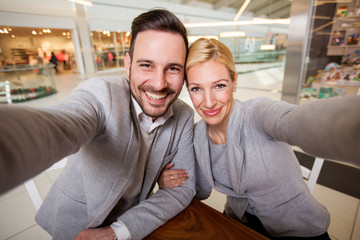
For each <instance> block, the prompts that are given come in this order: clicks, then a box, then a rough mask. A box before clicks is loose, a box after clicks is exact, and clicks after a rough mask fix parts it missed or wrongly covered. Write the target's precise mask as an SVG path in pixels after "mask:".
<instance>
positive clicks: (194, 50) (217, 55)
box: [185, 38, 236, 83]
mask: <svg viewBox="0 0 360 240" xmlns="http://www.w3.org/2000/svg"><path fill="white" fill-rule="evenodd" d="M210 59H212V60H214V61H215V62H218V63H222V64H224V65H225V67H226V68H227V69H228V70H229V72H230V77H231V80H232V81H235V77H236V69H235V63H234V59H233V56H232V54H231V51H230V50H229V48H228V47H227V46H226V45H225V44H223V43H222V42H220V41H218V40H216V39H213V38H211V39H207V38H200V39H198V40H196V41H195V42H194V43H193V44H191V46H190V48H189V53H188V57H187V60H186V67H185V69H186V72H187V71H188V70H189V69H190V68H191V67H193V66H195V65H196V64H198V63H203V62H206V61H208V60H210ZM186 83H187V80H186Z"/></svg>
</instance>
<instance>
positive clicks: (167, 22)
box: [129, 9, 188, 59]
mask: <svg viewBox="0 0 360 240" xmlns="http://www.w3.org/2000/svg"><path fill="white" fill-rule="evenodd" d="M146 30H158V31H163V32H172V33H177V34H180V35H181V36H182V37H183V39H184V44H185V48H186V56H187V52H188V40H187V34H186V29H185V27H184V25H183V24H182V22H181V21H180V20H179V19H178V18H177V17H176V16H175V15H174V14H173V13H171V12H170V11H168V10H165V9H154V10H150V11H148V12H145V13H142V14H140V15H139V16H137V17H136V18H135V19H134V20H133V22H132V25H131V33H132V37H131V41H130V49H129V55H130V58H131V59H132V57H133V54H134V45H135V40H136V37H137V35H138V33H139V32H143V31H146Z"/></svg>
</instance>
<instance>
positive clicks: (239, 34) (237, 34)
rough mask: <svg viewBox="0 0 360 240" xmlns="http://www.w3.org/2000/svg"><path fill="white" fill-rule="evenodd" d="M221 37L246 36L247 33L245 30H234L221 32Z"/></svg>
mask: <svg viewBox="0 0 360 240" xmlns="http://www.w3.org/2000/svg"><path fill="white" fill-rule="evenodd" d="M219 35H220V37H221V38H226V37H245V36H246V33H245V32H243V31H233V32H221V33H220V34H219Z"/></svg>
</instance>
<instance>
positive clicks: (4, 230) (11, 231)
mask: <svg viewBox="0 0 360 240" xmlns="http://www.w3.org/2000/svg"><path fill="white" fill-rule="evenodd" d="M265 67H267V66H265ZM253 68H259V66H258V65H247V66H246V69H248V70H249V71H246V70H245V71H244V70H243V69H244V66H241V69H239V70H240V71H243V72H245V73H244V74H241V75H239V81H238V88H237V91H236V93H235V97H236V98H238V99H240V100H246V99H250V98H254V97H260V96H267V97H269V98H271V99H274V100H279V99H280V96H281V93H280V91H281V86H282V78H283V67H275V68H268V69H265V70H259V71H252V70H253ZM246 72H247V73H246ZM113 74H115V73H111V74H110V75H113ZM116 74H124V72H120V73H116ZM81 81H83V79H82V78H81V77H80V76H78V75H76V74H70V73H61V74H59V75H56V84H57V89H58V93H57V94H55V95H52V96H49V97H46V98H43V99H38V100H33V101H29V102H26V103H22V104H24V105H28V106H41V107H43V106H49V105H52V104H55V103H56V102H58V101H60V100H61V99H63V98H64V97H65V96H67V95H68V94H69V92H70V91H71V90H72V89H73V88H74V87H75V86H76V85H77V84H79V83H80V82H81ZM180 98H181V99H183V100H184V101H185V102H187V103H189V105H190V106H192V105H191V101H190V98H189V95H188V93H187V91H186V90H185V89H184V90H183V91H182V93H181V95H180ZM199 119H200V118H199V116H198V115H196V119H195V121H198V120H199ZM60 172H61V169H57V170H51V171H47V172H44V173H41V174H39V175H38V176H36V177H35V178H34V180H35V183H36V185H37V187H38V189H39V191H40V194H41V196H42V197H43V198H44V197H45V196H46V194H47V192H48V191H49V189H50V187H51V186H52V184H53V183H54V181H55V179H56V178H57V176H58V175H59V173H60ZM313 194H314V196H315V197H316V199H318V201H320V202H321V203H322V204H323V205H325V206H326V207H327V209H328V210H329V212H330V214H331V223H330V228H329V234H330V236H331V238H332V239H338V240H359V239H360V209H359V208H360V201H359V199H357V198H354V197H351V196H348V195H345V194H343V193H340V192H337V191H334V190H332V189H329V188H326V187H323V186H321V185H316V187H315V190H314V193H313ZM204 202H205V203H206V204H208V205H210V206H212V207H213V208H215V209H217V210H219V211H223V206H224V203H225V196H224V195H223V194H221V193H218V192H216V191H213V192H212V194H211V196H210V198H209V199H207V200H205V201H204ZM34 215H35V208H34V206H33V205H32V202H31V200H30V197H29V195H28V193H27V192H26V189H25V187H24V185H20V186H18V187H16V188H14V189H13V190H11V191H9V192H7V193H5V194H3V195H1V196H0V218H1V222H0V240H3V239H9V240H25V239H26V240H28V239H36V240H48V239H50V236H49V235H48V234H47V233H46V232H45V231H44V230H42V229H41V228H40V227H39V226H38V225H37V224H36V223H35V221H34Z"/></svg>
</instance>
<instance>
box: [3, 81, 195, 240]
mask: <svg viewBox="0 0 360 240" xmlns="http://www.w3.org/2000/svg"><path fill="white" fill-rule="evenodd" d="M130 104H131V97H130V90H129V86H128V81H127V80H126V79H123V78H121V77H106V78H95V79H91V80H87V81H85V82H84V83H82V84H80V85H79V86H78V87H77V88H76V89H75V90H74V92H73V93H72V94H71V95H70V96H69V97H68V98H67V99H65V100H64V101H63V102H61V103H60V104H58V105H57V106H54V107H50V108H46V109H29V108H24V107H15V108H12V109H8V108H5V109H3V114H5V115H6V116H8V118H5V119H4V121H5V122H7V124H10V126H9V128H11V129H14V132H13V133H11V132H10V131H8V132H6V131H5V130H4V131H5V136H6V137H7V138H8V140H9V141H10V143H12V144H13V145H11V146H10V145H8V146H5V149H7V148H9V149H14V150H13V151H10V150H9V152H6V151H5V152H3V153H2V154H1V155H0V157H1V158H3V159H5V158H7V159H11V160H12V163H13V164H14V165H12V166H8V165H6V164H3V163H2V164H1V169H2V170H1V173H4V174H5V175H6V176H5V179H9V176H10V178H16V175H15V177H11V174H12V171H15V173H18V172H17V171H19V169H21V172H23V175H22V176H21V177H20V179H21V178H23V179H22V180H24V179H26V178H29V177H31V176H33V175H34V174H35V173H37V172H40V171H41V170H43V169H46V168H47V167H49V166H50V165H51V164H53V163H54V162H56V161H58V160H60V159H62V158H63V157H65V156H66V155H69V154H73V153H75V154H74V155H72V156H70V158H69V161H68V164H67V166H66V167H65V169H64V170H63V171H62V173H61V175H60V176H59V177H58V179H57V180H56V182H55V183H54V185H53V187H52V189H51V190H50V192H49V193H48V195H47V197H46V199H45V201H44V203H43V204H42V206H41V208H40V210H39V212H38V213H37V215H36V221H37V222H38V223H39V225H40V226H42V227H43V228H44V229H45V230H46V231H48V232H49V233H50V234H51V235H52V236H53V238H54V239H73V238H74V237H75V236H76V235H77V234H78V233H79V232H81V231H82V230H84V229H86V228H95V227H98V226H99V225H101V224H102V222H103V221H104V219H105V218H106V217H107V215H108V214H109V213H110V211H111V210H112V209H113V207H114V206H115V204H116V203H117V202H118V201H119V199H120V198H121V197H122V195H123V193H124V191H125V190H126V186H127V185H128V183H129V182H130V181H132V180H133V179H132V177H133V175H134V174H133V173H134V172H135V171H137V167H138V166H137V163H136V160H137V159H138V154H139V149H140V146H139V144H140V140H141V139H140V132H139V126H138V124H137V122H136V120H135V119H134V117H133V115H132V114H131V110H130V109H131V106H130ZM173 110H174V114H173V116H172V117H170V118H169V119H168V120H167V121H166V123H165V124H164V125H162V126H160V127H159V129H158V130H157V135H156V137H155V139H154V143H153V145H152V149H151V152H150V155H149V160H148V165H147V169H146V173H145V177H144V184H143V188H142V192H141V196H140V203H139V204H138V205H136V206H135V207H133V208H131V209H130V210H128V211H126V212H125V213H124V214H123V215H121V217H120V218H121V221H122V222H123V223H124V224H125V225H126V227H127V228H128V229H129V231H130V234H131V237H132V239H142V238H144V237H145V236H147V235H148V234H149V233H151V232H152V231H153V230H155V229H156V228H158V227H159V226H161V225H162V224H164V223H165V222H166V221H168V220H169V219H171V218H172V217H173V216H175V215H176V214H177V213H179V212H180V211H181V210H183V209H184V208H185V207H186V206H187V205H188V204H189V203H190V201H191V200H192V198H193V196H194V195H195V189H194V188H195V186H194V181H195V180H194V174H193V171H194V153H193V142H192V141H193V111H192V110H191V108H190V107H189V106H188V105H186V104H185V103H183V102H182V101H180V100H177V101H176V102H175V103H174V104H173ZM5 115H4V116H5ZM1 122H3V121H1ZM1 143H3V142H1ZM10 143H9V144H10ZM4 144H7V143H4ZM35 160H36V161H35ZM1 162H3V161H1ZM169 162H172V163H174V164H175V168H179V169H186V170H187V171H188V173H189V180H187V181H186V182H185V183H184V184H183V185H181V186H179V187H176V188H171V189H160V190H158V191H157V192H156V193H155V194H153V195H151V196H150V197H149V198H147V197H148V195H149V193H150V192H151V190H152V188H153V187H154V185H155V183H156V181H157V178H158V176H159V174H160V172H161V170H162V169H163V168H164V166H165V165H166V164H167V163H169ZM10 165H11V164H10ZM3 166H4V167H3ZM17 168H18V169H17ZM6 177H8V178H6ZM17 177H19V176H17ZM14 181H18V179H16V180H14ZM135 181H136V179H135ZM1 187H2V188H3V187H4V186H1Z"/></svg>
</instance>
